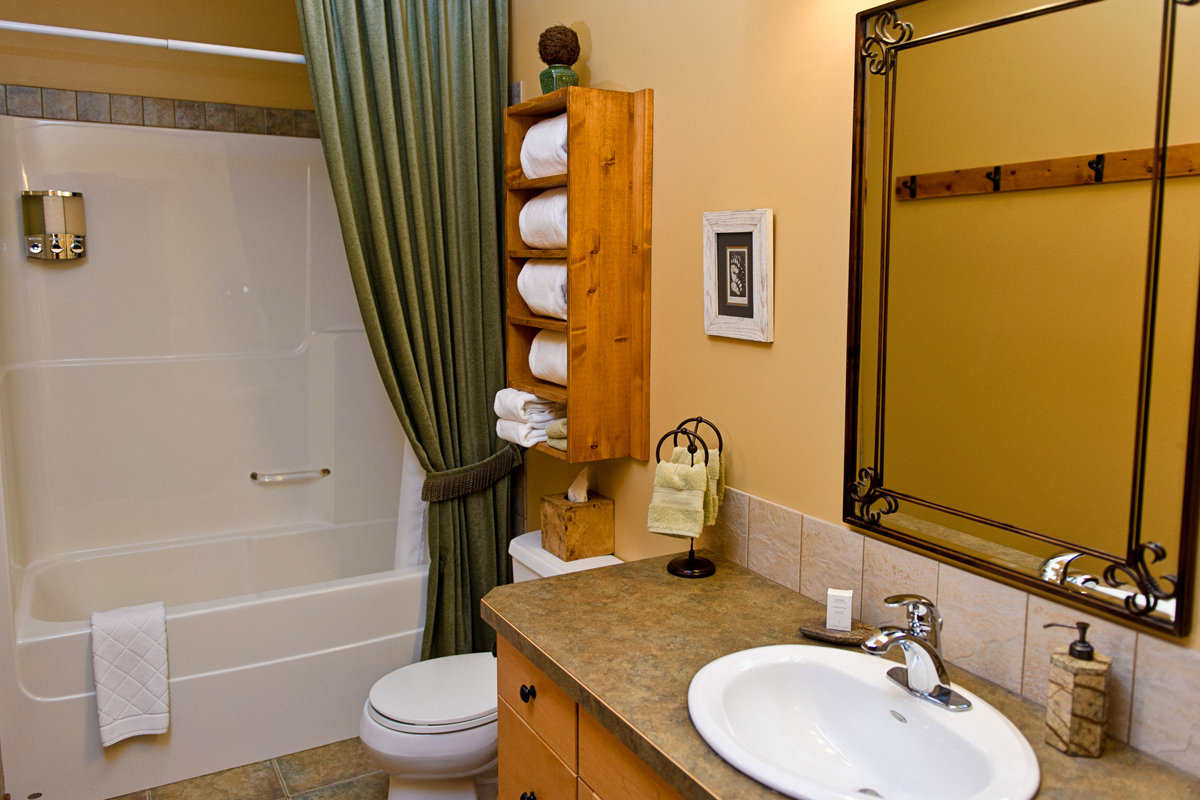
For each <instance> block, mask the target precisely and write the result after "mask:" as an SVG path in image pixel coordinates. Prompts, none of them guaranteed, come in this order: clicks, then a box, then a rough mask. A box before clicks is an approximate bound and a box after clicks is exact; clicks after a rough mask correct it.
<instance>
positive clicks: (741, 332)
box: [704, 208, 775, 342]
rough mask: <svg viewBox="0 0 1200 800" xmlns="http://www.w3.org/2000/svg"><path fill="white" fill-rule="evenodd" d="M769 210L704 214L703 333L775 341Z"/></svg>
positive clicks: (771, 238) (772, 251)
mask: <svg viewBox="0 0 1200 800" xmlns="http://www.w3.org/2000/svg"><path fill="white" fill-rule="evenodd" d="M772 218H773V214H772V211H771V209H769V208H756V209H753V210H750V211H710V212H708V213H706V214H705V215H704V332H705V333H707V334H708V335H709V336H727V337H729V338H731V339H749V340H751V341H755V342H773V341H775V254H774V243H773V231H772V226H771V222H772Z"/></svg>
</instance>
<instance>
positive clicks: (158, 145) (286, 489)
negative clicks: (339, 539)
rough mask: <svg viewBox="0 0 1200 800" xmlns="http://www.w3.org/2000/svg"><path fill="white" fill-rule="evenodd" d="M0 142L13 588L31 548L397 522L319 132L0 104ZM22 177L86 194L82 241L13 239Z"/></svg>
mask: <svg viewBox="0 0 1200 800" xmlns="http://www.w3.org/2000/svg"><path fill="white" fill-rule="evenodd" d="M0 153H3V154H5V155H4V157H3V158H2V159H0V225H2V226H3V228H2V231H0V239H2V240H3V249H2V250H0V426H2V427H0V437H2V450H0V468H2V470H3V477H4V485H3V488H4V518H5V522H6V523H7V532H8V535H7V553H8V562H9V569H10V575H11V578H12V580H11V591H12V593H13V596H14V605H15V596H16V595H17V593H18V592H19V587H20V585H21V576H22V573H23V571H24V570H26V569H27V568H28V567H30V566H31V565H36V564H38V563H41V562H44V561H46V560H48V559H56V558H61V557H63V556H67V555H71V554H80V553H90V552H93V551H98V550H106V549H110V548H129V547H142V546H161V545H163V544H165V543H169V542H172V541H177V540H181V539H191V538H194V537H197V536H209V535H222V534H225V533H228V532H235V531H245V530H255V529H269V528H292V527H295V526H297V525H310V524H311V525H318V526H319V525H327V524H332V523H337V524H342V523H352V522H359V521H366V520H382V519H388V518H391V519H394V518H395V517H396V514H397V502H398V487H399V475H400V459H401V454H402V452H403V449H402V448H403V432H402V430H401V428H400V426H399V424H398V422H397V421H396V418H395V414H394V412H393V411H392V409H391V407H390V404H389V403H388V400H387V397H386V395H385V393H384V391H383V388H382V384H381V382H380V380H379V377H378V374H377V372H376V369H375V365H374V362H373V360H372V357H371V354H370V349H369V347H368V345H367V342H366V337H365V335H364V334H363V333H362V323H361V319H360V317H359V313H358V309H357V305H356V301H355V299H354V293H353V288H352V286H351V282H350V278H349V274H348V270H347V268H346V263H345V255H344V252H343V250H342V239H341V234H340V231H339V229H338V224H337V215H336V212H335V210H334V206H333V198H332V194H331V192H330V188H329V183H328V177H327V175H326V170H325V164H324V160H323V157H322V153H321V147H320V142H319V141H316V140H307V139H291V138H284V137H265V136H253V135H239V134H222V133H213V132H204V131H181V130H156V129H153V128H141V127H128V126H114V125H95V124H87V123H76V122H53V121H44V120H25V119H19V118H13V117H0ZM22 189H65V190H71V191H79V192H82V193H83V196H84V202H85V207H86V214H87V226H88V236H87V247H88V255H87V257H86V258H84V259H81V260H78V261H67V262H62V263H61V265H60V264H56V263H55V262H49V261H37V260H31V259H27V258H25V257H24V256H23V252H22V247H21V227H20V225H21V220H20V206H19V193H20V191H21V190H22ZM321 468H329V469H330V470H332V475H331V476H330V477H328V478H325V479H321V480H316V481H312V482H307V483H299V484H294V485H286V486H279V485H276V486H263V485H260V484H256V483H255V482H253V481H251V480H250V478H249V475H250V473H251V472H254V471H258V472H287V471H295V470H309V469H321ZM391 567H392V563H391V557H390V554H388V558H387V559H386V561H385V562H384V563H380V565H379V570H380V571H382V570H387V569H391ZM97 610H100V609H97Z"/></svg>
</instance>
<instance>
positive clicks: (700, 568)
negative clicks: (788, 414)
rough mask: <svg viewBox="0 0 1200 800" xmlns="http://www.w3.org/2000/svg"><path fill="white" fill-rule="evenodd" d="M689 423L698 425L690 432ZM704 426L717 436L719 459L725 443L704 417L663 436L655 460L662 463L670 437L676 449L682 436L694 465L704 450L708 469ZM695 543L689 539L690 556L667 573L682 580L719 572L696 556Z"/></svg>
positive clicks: (677, 561)
mask: <svg viewBox="0 0 1200 800" xmlns="http://www.w3.org/2000/svg"><path fill="white" fill-rule="evenodd" d="M689 422H694V423H696V424H695V426H694V427H693V429H692V430H690V431H689V430H688V429H687V428H685V427H684V426H685V425H687V424H688V423H689ZM702 424H703V425H707V426H708V427H710V428H712V429H713V432H715V433H716V434H717V457H718V458H719V457H720V454H721V451H722V450H724V448H725V441H724V439H722V437H721V432H720V431H719V430H717V426H716V425H713V424H712V422H710V421H709V420H706V419H705V418H704V417H691V418H689V419H685V420H684V421H683V422H681V423H679V425H678V426H677V427H676V428H675V429H674V430H670V431H667V432H666V433H664V434H663V437H662V438H661V439H659V440H658V447H656V448H655V449H654V458H655V460H656V461H662V455H661V451H662V446H663V442H665V441H666V440H667V437H668V436H673V437H674V438H673V439H672V441H671V446H672V447H674V446H675V445H676V444H678V442H679V437H680V435H682V436H683V437H684V438H685V439H687V440H688V452H689V453H691V455H692V463H693V464H695V463H696V459H695V455H696V453H697V452H699V450H700V447H703V448H704V466H705V468H706V469H707V467H708V458H709V451H708V445H707V444H705V442H704V439H703V438H701V436H700V433H699V431H700V426H701V425H702ZM697 442H699V443H700V446H699V447H697V446H696V443H697ZM705 480H708V478H707V476H706V477H705ZM695 543H696V540H695V539H694V538H690V537H689V539H688V554H687V555H686V556H679V557H678V558H674V559H671V562H670V563H668V564H667V572H669V573H671V574H672V575H677V576H679V577H680V578H707V577H709V576H710V575H712V574H714V573H715V572H716V571H717V565H716V564H714V563H713V562H712V561H711V560H710V559H707V558H704V557H703V556H697V555H696V547H695Z"/></svg>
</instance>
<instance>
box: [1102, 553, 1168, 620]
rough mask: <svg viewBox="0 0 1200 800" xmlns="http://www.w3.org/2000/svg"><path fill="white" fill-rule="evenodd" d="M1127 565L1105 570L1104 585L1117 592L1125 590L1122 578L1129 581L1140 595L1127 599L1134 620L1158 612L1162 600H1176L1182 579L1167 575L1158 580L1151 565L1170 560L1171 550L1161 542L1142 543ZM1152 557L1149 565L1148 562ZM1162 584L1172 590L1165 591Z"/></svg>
mask: <svg viewBox="0 0 1200 800" xmlns="http://www.w3.org/2000/svg"><path fill="white" fill-rule="evenodd" d="M1130 555H1131V558H1130V559H1129V561H1127V562H1126V563H1124V564H1119V563H1118V564H1111V565H1109V566H1108V567H1107V568H1106V569H1105V570H1104V582H1105V583H1106V584H1108V585H1109V586H1110V587H1113V588H1121V587H1125V586H1127V585H1128V584H1126V583H1125V582H1124V581H1122V580H1121V578H1120V577H1119V575H1122V574H1123V575H1124V576H1125V577H1127V578H1129V579H1130V580H1131V581H1132V582H1133V584H1134V585H1135V586H1137V587H1138V589H1139V590H1140V593H1135V592H1130V594H1129V595H1128V596H1127V597H1126V598H1125V608H1126V609H1127V610H1128V611H1129V613H1131V614H1133V615H1134V616H1138V617H1144V616H1146V615H1147V614H1150V613H1152V612H1153V611H1155V610H1156V609H1157V608H1158V603H1159V601H1160V600H1174V599H1175V598H1176V595H1177V594H1178V590H1179V576H1178V575H1175V574H1171V575H1163V576H1162V577H1161V578H1156V577H1154V575H1153V574H1152V573H1151V572H1150V566H1149V564H1157V563H1158V562H1159V561H1162V560H1163V559H1164V558H1166V557H1167V549H1166V548H1165V547H1163V546H1162V545H1161V544H1159V543H1158V542H1141V543H1139V544H1138V545H1137V547H1135V548H1134V550H1133V552H1132V553H1131V554H1130ZM1147 556H1149V557H1150V562H1149V564H1148V563H1147V562H1146V558H1147ZM1162 581H1165V582H1167V583H1169V584H1171V588H1170V590H1169V591H1168V590H1166V589H1164V588H1162V583H1161V582H1162Z"/></svg>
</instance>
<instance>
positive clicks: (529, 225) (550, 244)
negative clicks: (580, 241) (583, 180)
mask: <svg viewBox="0 0 1200 800" xmlns="http://www.w3.org/2000/svg"><path fill="white" fill-rule="evenodd" d="M519 222H520V227H521V239H522V240H523V241H524V242H525V246H526V247H531V248H533V249H535V250H562V249H564V248H565V247H566V246H567V190H566V189H547V190H546V191H544V192H542V193H541V194H539V195H538V196H537V197H534V198H533V199H532V200H530V201H529V202H528V203H526V204H525V206H524V208H522V209H521V216H520V218H519Z"/></svg>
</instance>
